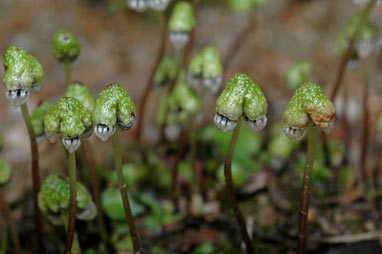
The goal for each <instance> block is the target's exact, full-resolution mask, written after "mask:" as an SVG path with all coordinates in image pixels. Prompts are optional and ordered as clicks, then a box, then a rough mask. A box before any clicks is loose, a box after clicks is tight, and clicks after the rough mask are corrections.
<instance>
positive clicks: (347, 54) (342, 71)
mask: <svg viewBox="0 0 382 254" xmlns="http://www.w3.org/2000/svg"><path fill="white" fill-rule="evenodd" d="M376 2H377V1H376V0H372V1H370V2H369V4H368V5H367V6H366V8H365V9H364V10H363V13H364V14H365V16H364V18H365V20H366V19H368V17H369V15H370V12H371V10H372V9H373V7H374V6H375V3H376ZM365 20H363V22H360V23H359V24H358V27H357V30H356V32H355V33H354V36H353V37H352V38H350V41H349V45H348V47H347V49H346V51H345V54H344V56H343V57H342V59H341V63H340V67H339V69H338V74H337V78H336V81H335V83H334V88H333V91H332V93H331V95H330V100H331V101H334V100H335V99H336V97H337V94H338V91H339V90H340V87H341V84H342V80H343V78H344V76H345V72H346V65H347V63H348V61H349V59H350V56H351V55H352V53H353V51H354V46H355V43H356V40H357V38H358V35H359V33H360V31H361V30H362V27H363V25H364V22H365Z"/></svg>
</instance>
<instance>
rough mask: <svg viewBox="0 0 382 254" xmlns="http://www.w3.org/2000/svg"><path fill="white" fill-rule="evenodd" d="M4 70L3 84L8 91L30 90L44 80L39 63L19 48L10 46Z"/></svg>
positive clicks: (6, 54)
mask: <svg viewBox="0 0 382 254" xmlns="http://www.w3.org/2000/svg"><path fill="white" fill-rule="evenodd" d="M4 69H5V76H4V79H3V83H4V85H5V87H6V89H7V90H15V89H23V90H30V89H31V88H33V87H35V86H36V85H38V84H39V83H41V82H42V80H43V78H44V70H43V69H42V66H41V64H40V63H39V61H38V60H37V59H36V58H35V57H34V56H32V55H30V54H28V53H27V52H26V51H25V50H24V49H22V48H21V47H18V46H10V47H9V48H8V49H7V51H6V52H5V55H4Z"/></svg>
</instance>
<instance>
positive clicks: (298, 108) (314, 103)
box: [284, 82, 336, 141]
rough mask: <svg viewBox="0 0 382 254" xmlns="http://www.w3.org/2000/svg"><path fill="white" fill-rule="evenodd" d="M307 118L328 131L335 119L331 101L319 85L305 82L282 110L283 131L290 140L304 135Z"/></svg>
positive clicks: (298, 138)
mask: <svg viewBox="0 0 382 254" xmlns="http://www.w3.org/2000/svg"><path fill="white" fill-rule="evenodd" d="M309 119H311V120H312V122H313V123H314V124H315V125H317V126H318V127H320V128H321V129H322V130H323V131H324V132H326V133H329V132H330V131H331V129H332V127H333V124H334V120H335V119H336V110H335V108H334V105H333V103H332V102H331V101H330V100H329V98H328V97H327V96H326V95H325V93H324V91H323V90H322V89H321V87H320V86H319V85H317V84H316V83H313V82H306V83H304V84H303V85H301V86H300V87H299V88H298V89H297V90H296V92H295V94H294V95H293V97H292V99H291V100H290V102H289V104H288V106H287V107H286V109H285V111H284V124H285V127H284V132H285V134H286V135H287V136H288V137H289V138H291V139H292V140H295V141H296V140H300V139H302V138H303V137H304V136H305V133H306V130H307V126H308V123H309Z"/></svg>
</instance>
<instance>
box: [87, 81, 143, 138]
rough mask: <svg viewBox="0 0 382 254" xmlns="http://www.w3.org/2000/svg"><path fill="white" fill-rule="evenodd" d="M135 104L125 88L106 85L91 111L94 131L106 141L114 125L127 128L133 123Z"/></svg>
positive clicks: (113, 130)
mask: <svg viewBox="0 0 382 254" xmlns="http://www.w3.org/2000/svg"><path fill="white" fill-rule="evenodd" d="M135 114H136V113H135V105H134V102H133V100H132V99H131V97H130V95H129V94H128V92H127V91H126V89H125V88H123V87H122V86H120V85H119V84H116V83H113V84H110V85H108V86H107V87H106V88H105V89H104V90H103V91H102V92H101V93H100V94H99V95H98V97H97V100H96V104H95V108H94V111H93V123H94V131H95V133H96V135H97V136H98V137H99V138H100V139H102V140H103V141H106V140H107V139H108V138H109V137H111V136H112V135H113V134H114V132H115V130H116V127H119V128H120V129H122V130H128V129H130V128H131V127H133V125H134V123H135Z"/></svg>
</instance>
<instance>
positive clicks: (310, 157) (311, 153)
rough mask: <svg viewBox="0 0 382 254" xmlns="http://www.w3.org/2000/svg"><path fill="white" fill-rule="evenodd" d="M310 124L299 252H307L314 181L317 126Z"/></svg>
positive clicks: (302, 188)
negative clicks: (311, 191) (310, 200)
mask: <svg viewBox="0 0 382 254" xmlns="http://www.w3.org/2000/svg"><path fill="white" fill-rule="evenodd" d="M308 126H309V140H308V152H307V157H306V163H305V169H304V176H303V179H302V187H301V207H300V220H299V229H298V245H297V254H305V247H306V229H307V225H308V212H309V198H310V186H311V183H312V172H313V164H314V159H315V156H316V146H317V126H315V125H314V123H313V122H312V120H309V125H308Z"/></svg>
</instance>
